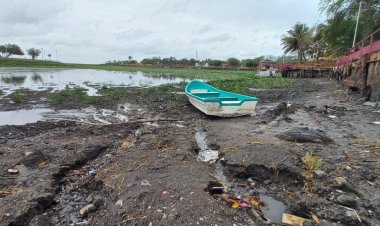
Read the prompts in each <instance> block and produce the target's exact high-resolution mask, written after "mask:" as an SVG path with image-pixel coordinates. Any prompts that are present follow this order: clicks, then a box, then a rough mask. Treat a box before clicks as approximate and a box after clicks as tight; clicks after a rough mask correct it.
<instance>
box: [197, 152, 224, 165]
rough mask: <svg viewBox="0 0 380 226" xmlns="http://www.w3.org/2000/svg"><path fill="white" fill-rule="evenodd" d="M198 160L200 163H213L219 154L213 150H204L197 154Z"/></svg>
mask: <svg viewBox="0 0 380 226" xmlns="http://www.w3.org/2000/svg"><path fill="white" fill-rule="evenodd" d="M198 159H199V160H200V161H202V162H208V163H213V162H215V161H216V160H218V159H219V152H218V151H213V150H206V151H202V152H199V154H198Z"/></svg>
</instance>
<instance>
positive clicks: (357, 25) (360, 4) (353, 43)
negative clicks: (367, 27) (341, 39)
mask: <svg viewBox="0 0 380 226" xmlns="http://www.w3.org/2000/svg"><path fill="white" fill-rule="evenodd" d="M362 2H363V1H360V3H359V11H358V16H357V18H356V27H355V35H354V41H353V42H352V48H353V47H354V46H355V43H356V36H357V34H358V27H359V18H360V11H361V10H362Z"/></svg>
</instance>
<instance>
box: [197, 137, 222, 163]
mask: <svg viewBox="0 0 380 226" xmlns="http://www.w3.org/2000/svg"><path fill="white" fill-rule="evenodd" d="M206 137H207V134H206V132H204V131H197V132H196V133H195V135H194V138H195V141H196V142H197V145H198V148H199V152H198V156H197V159H199V160H200V161H203V162H208V163H214V162H215V161H216V160H217V159H218V158H219V152H218V151H214V150H211V149H209V148H208V146H207V139H206Z"/></svg>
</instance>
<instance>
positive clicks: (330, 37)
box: [320, 0, 380, 55]
mask: <svg viewBox="0 0 380 226" xmlns="http://www.w3.org/2000/svg"><path fill="white" fill-rule="evenodd" d="M360 2H362V10H361V15H360V19H359V24H358V37H357V39H356V41H357V42H358V41H360V40H361V39H363V38H365V37H366V36H367V35H369V34H371V33H372V32H374V31H375V30H377V29H379V24H380V1H379V0H362V1H358V0H336V1H330V0H320V3H321V10H322V12H325V13H326V15H327V16H328V20H327V21H326V27H325V29H324V31H323V36H324V39H325V41H326V43H327V44H328V47H329V50H330V54H334V55H340V54H342V53H344V52H345V51H347V49H349V48H351V47H352V42H353V38H354V33H355V27H356V18H357V13H358V10H359V4H360ZM377 38H380V37H377Z"/></svg>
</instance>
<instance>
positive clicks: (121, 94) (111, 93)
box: [101, 88, 128, 101]
mask: <svg viewBox="0 0 380 226" xmlns="http://www.w3.org/2000/svg"><path fill="white" fill-rule="evenodd" d="M127 91H128V88H125V89H117V88H102V90H101V93H102V95H104V97H105V98H107V100H109V101H115V100H121V99H124V98H126V97H127V96H128V92H127Z"/></svg>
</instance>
